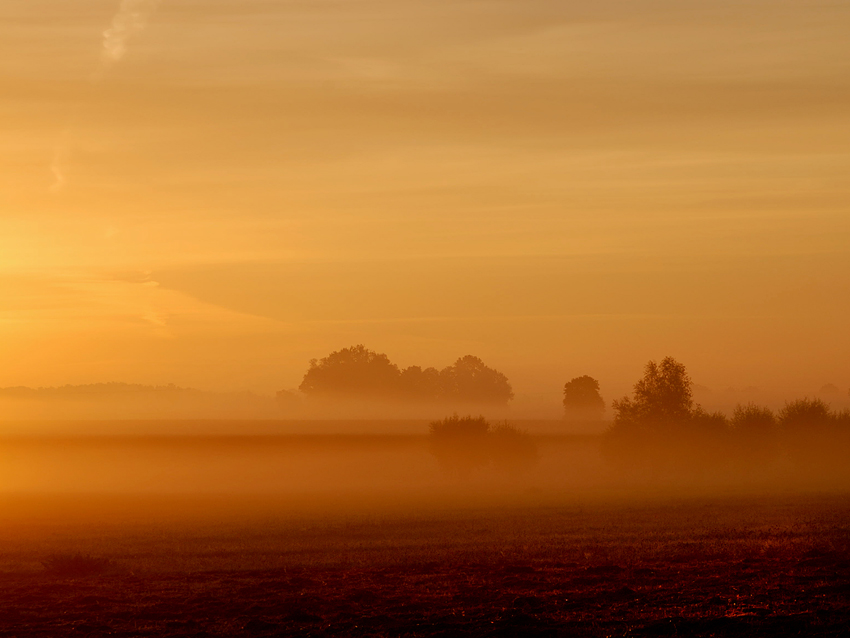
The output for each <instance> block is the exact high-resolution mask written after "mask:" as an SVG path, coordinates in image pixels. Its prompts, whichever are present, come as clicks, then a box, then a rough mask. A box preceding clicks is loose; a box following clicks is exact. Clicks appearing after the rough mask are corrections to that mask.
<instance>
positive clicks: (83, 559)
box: [41, 554, 115, 578]
mask: <svg viewBox="0 0 850 638" xmlns="http://www.w3.org/2000/svg"><path fill="white" fill-rule="evenodd" d="M41 564H42V565H43V566H44V571H45V572H46V573H47V574H50V575H51V576H59V577H62V578H84V577H86V576H96V575H98V574H104V573H106V572H111V571H114V570H115V563H113V562H112V561H111V560H109V559H108V558H103V557H98V556H91V555H89V554H54V555H52V556H49V557H47V558H46V559H45V560H43V561H42V563H41Z"/></svg>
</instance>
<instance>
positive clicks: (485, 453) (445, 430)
mask: <svg viewBox="0 0 850 638" xmlns="http://www.w3.org/2000/svg"><path fill="white" fill-rule="evenodd" d="M429 448H430V451H431V453H432V454H433V455H434V456H435V457H436V458H437V462H438V463H439V464H440V465H441V466H442V467H443V468H444V469H445V470H447V471H448V472H449V473H451V474H454V475H456V476H459V477H462V478H465V477H468V476H469V475H470V474H471V473H472V471H473V470H475V469H480V468H484V467H487V466H492V467H493V469H495V470H497V471H503V472H508V473H514V474H515V473H519V472H522V471H525V470H528V469H530V468H531V467H533V466H534V464H535V463H536V462H537V459H538V455H537V445H536V444H535V442H534V439H533V438H532V437H531V436H530V435H529V434H527V433H525V432H521V431H520V430H518V429H516V428H515V427H512V426H510V425H508V424H507V423H504V424H502V425H498V426H496V427H495V428H491V427H490V424H489V423H488V422H487V420H486V419H485V418H484V417H483V416H479V417H472V416H465V417H459V416H458V415H457V414H455V415H453V416H450V417H447V418H445V419H442V420H440V421H433V422H432V423H431V424H430V435H429Z"/></svg>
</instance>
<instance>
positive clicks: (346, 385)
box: [299, 344, 513, 405]
mask: <svg viewBox="0 0 850 638" xmlns="http://www.w3.org/2000/svg"><path fill="white" fill-rule="evenodd" d="M299 389H300V390H301V392H303V393H304V394H305V395H308V396H329V395H337V396H339V395H348V396H356V397H359V398H366V399H372V400H374V399H381V400H396V401H398V400H402V401H414V402H420V403H434V402H441V403H450V404H457V403H477V404H496V405H505V404H507V403H508V401H510V400H511V399H512V398H513V390H512V388H511V384H510V382H509V381H508V378H507V377H506V376H505V375H504V374H502V373H501V372H499V371H498V370H495V369H493V368H490V367H488V366H487V365H485V364H484V362H483V361H482V360H481V359H479V358H478V357H475V356H472V355H466V356H464V357H460V358H459V359H458V360H457V361H455V363H454V364H452V365H450V366H447V367H445V368H443V369H442V370H437V369H436V368H424V369H423V368H421V367H420V366H410V367H408V368H405V369H404V370H400V369H399V367H398V366H397V365H395V364H394V363H392V362H391V361H390V360H389V358H388V357H387V355H385V354H380V353H377V352H374V351H373V350H369V349H368V348H366V347H365V346H364V345H362V344H361V345H356V346H352V347H350V348H343V349H342V350H338V351H336V352H332V353H331V354H329V355H328V356H327V357H324V358H323V359H319V360H317V359H313V360H312V361H311V362H310V368H309V369H308V370H307V372H306V373H305V375H304V379H303V380H302V382H301V385H300V386H299Z"/></svg>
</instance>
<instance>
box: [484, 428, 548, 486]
mask: <svg viewBox="0 0 850 638" xmlns="http://www.w3.org/2000/svg"><path fill="white" fill-rule="evenodd" d="M538 458H539V456H538V453H537V444H536V443H535V442H534V439H533V438H532V437H531V436H530V435H529V434H528V433H527V432H523V431H521V430H518V429H517V428H515V427H513V426H511V425H508V424H507V423H503V424H501V425H497V426H496V427H495V428H493V429H492V430H490V459H491V461H492V463H493V467H494V468H495V469H496V470H498V471H501V472H507V473H509V474H519V473H521V472H525V471H527V470H530V469H531V468H532V467H534V465H536V464H537V461H538Z"/></svg>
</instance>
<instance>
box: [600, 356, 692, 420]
mask: <svg viewBox="0 0 850 638" xmlns="http://www.w3.org/2000/svg"><path fill="white" fill-rule="evenodd" d="M613 405H614V424H615V425H617V424H624V423H641V422H642V423H647V422H655V423H659V422H675V421H684V420H688V419H690V418H691V417H692V416H694V415H695V413H696V412H695V410H696V408H695V406H694V400H693V381H692V380H691V377H690V375H688V371H687V370H686V369H685V366H684V365H683V364H681V363H679V362H678V361H676V360H675V359H674V358H673V357H665V358H664V359H662V360H661V363H660V364H657V363H655V361H650V362H649V363H647V364H646V367H645V368H644V371H643V377H641V379H640V380H638V382H637V383H635V386H634V398H631V399H630V398H629V397H623V398H622V399H620V400H619V401H614V404H613Z"/></svg>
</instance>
